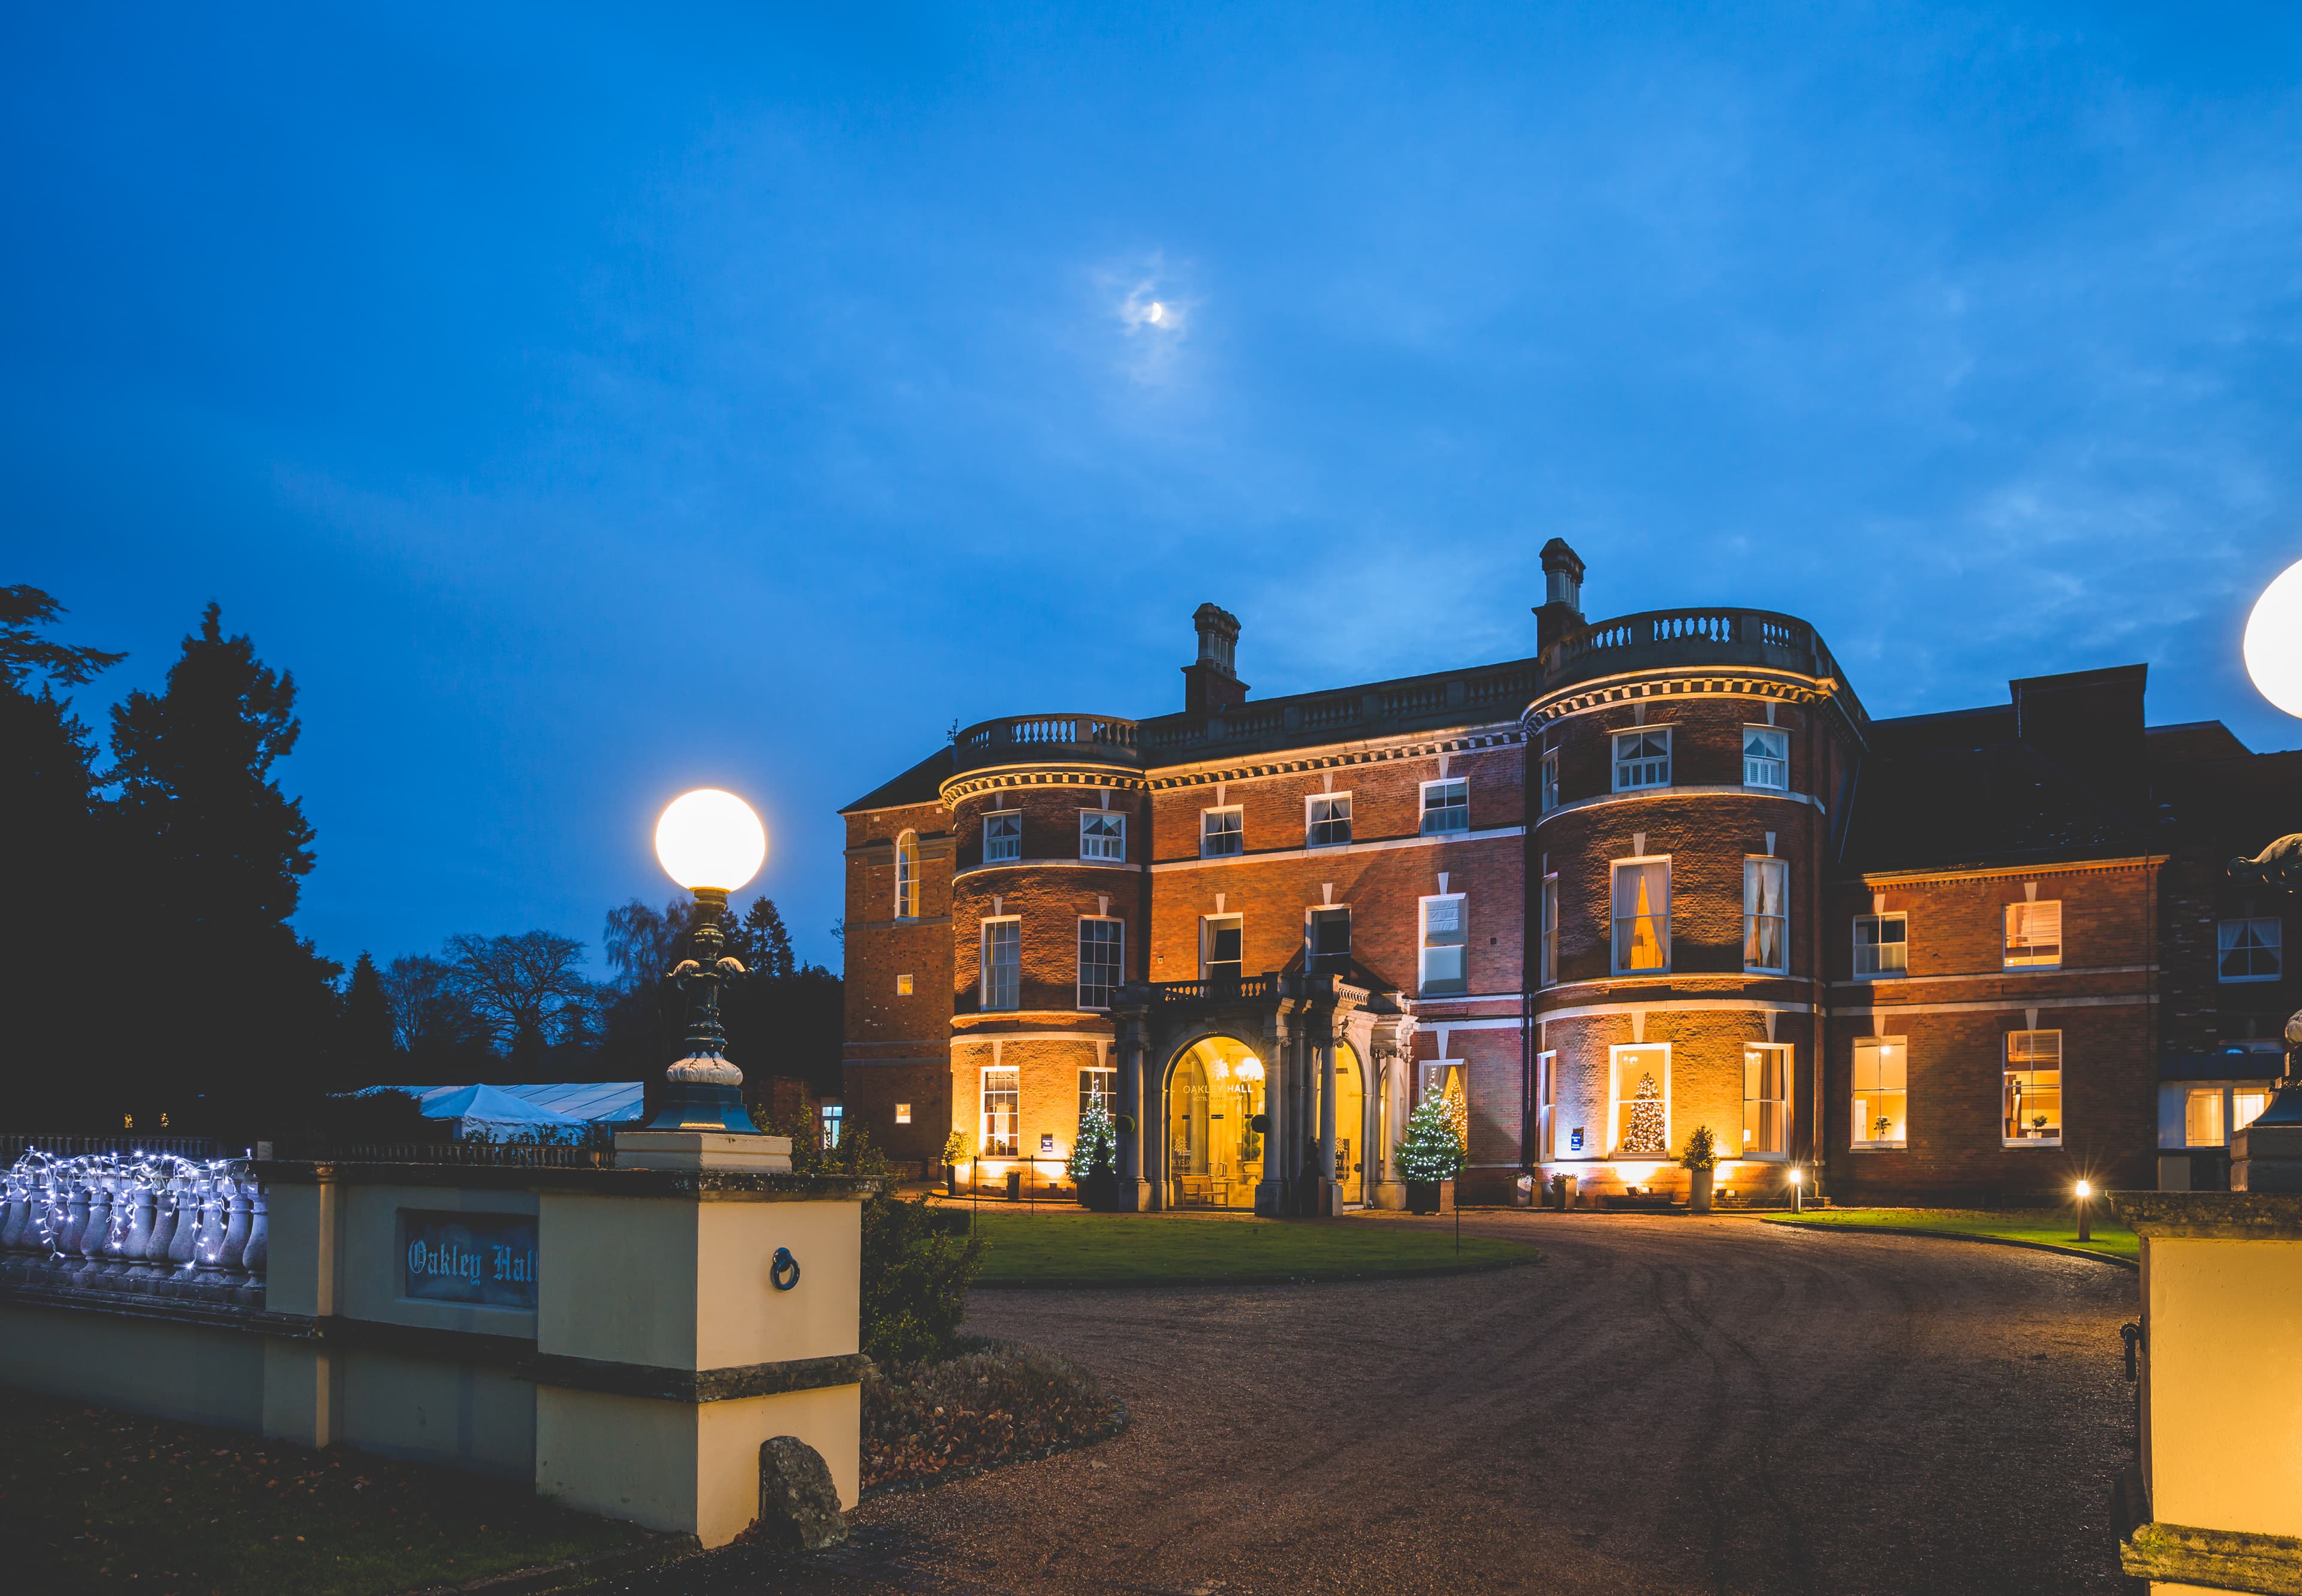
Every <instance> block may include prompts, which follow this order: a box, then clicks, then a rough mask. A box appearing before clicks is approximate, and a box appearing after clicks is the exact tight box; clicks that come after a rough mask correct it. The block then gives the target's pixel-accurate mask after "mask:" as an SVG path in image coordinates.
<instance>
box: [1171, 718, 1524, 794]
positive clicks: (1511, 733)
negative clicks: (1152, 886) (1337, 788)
mask: <svg viewBox="0 0 2302 1596" xmlns="http://www.w3.org/2000/svg"><path fill="white" fill-rule="evenodd" d="M1525 741H1526V734H1525V732H1524V731H1522V730H1520V729H1519V727H1516V725H1513V724H1510V723H1507V722H1506V723H1499V724H1497V725H1495V726H1492V727H1480V728H1476V729H1473V730H1469V731H1465V732H1460V733H1449V734H1448V735H1444V736H1431V735H1423V736H1409V737H1400V738H1397V739H1394V740H1390V741H1379V740H1378V741H1369V742H1366V743H1328V744H1326V745H1325V747H1326V749H1327V750H1329V751H1330V752H1317V751H1315V750H1296V749H1290V750H1289V751H1287V752H1284V753H1271V754H1261V755H1255V754H1244V755H1239V756H1238V757H1235V758H1232V759H1229V760H1198V761H1197V762H1195V763H1192V764H1189V765H1172V766H1167V767H1164V768H1163V769H1160V770H1158V771H1156V772H1155V773H1153V774H1152V775H1151V776H1150V777H1148V782H1149V785H1150V787H1151V789H1152V790H1153V791H1154V792H1163V791H1164V790H1166V789H1167V788H1170V787H1197V786H1213V785H1214V784H1215V783H1217V782H1234V781H1256V780H1260V779H1263V778H1264V777H1278V776H1299V775H1302V774H1303V773H1305V772H1306V771H1313V770H1337V769H1344V768H1346V767H1348V766H1351V765H1374V764H1382V763H1384V762H1387V761H1389V760H1420V759H1435V758H1437V757H1438V756H1439V755H1441V754H1442V753H1480V752H1486V751H1487V750H1489V749H1495V748H1512V747H1516V746H1517V745H1519V744H1520V743H1525Z"/></svg>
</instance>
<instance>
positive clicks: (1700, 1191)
mask: <svg viewBox="0 0 2302 1596" xmlns="http://www.w3.org/2000/svg"><path fill="white" fill-rule="evenodd" d="M1687 1173H1688V1174H1690V1175H1692V1176H1693V1180H1691V1181H1690V1182H1689V1183H1688V1189H1689V1198H1688V1203H1687V1205H1688V1206H1689V1207H1690V1208H1692V1209H1693V1211H1694V1212H1695V1213H1697V1214H1708V1213H1710V1183H1711V1180H1713V1179H1714V1178H1715V1177H1716V1176H1717V1175H1718V1171H1717V1170H1709V1169H1698V1170H1689V1171H1688V1172H1687Z"/></svg>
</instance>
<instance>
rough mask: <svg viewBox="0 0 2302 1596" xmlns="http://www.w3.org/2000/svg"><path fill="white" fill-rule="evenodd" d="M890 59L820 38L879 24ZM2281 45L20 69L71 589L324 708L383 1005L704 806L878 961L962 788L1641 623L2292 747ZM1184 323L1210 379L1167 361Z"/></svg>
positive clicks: (2298, 182)
mask: <svg viewBox="0 0 2302 1596" xmlns="http://www.w3.org/2000/svg"><path fill="white" fill-rule="evenodd" d="M827 11H828V12H832V13H837V14H835V15H830V16H826V15H823V14H820V13H824V12H827ZM2298 46H2302V21H2298V18H2297V15H2296V13H2291V12H2289V11H2287V10H2285V9H2284V8H2274V7H2267V6H2263V7H2255V8H2248V9H2228V10H2218V9H2215V8H2212V7H2201V6H2195V5H2194V6H2188V7H2181V8H2163V7H2135V8H2130V9H2129V8H2116V7H2090V6H2060V7H2001V8H1995V9H1992V10H1988V11H1960V10H1955V9H1948V8H1940V7H1919V6H1862V5H1812V6H1783V7H1768V6H1753V7H1737V8H1726V7H1677V8H1660V9H1643V8H1640V7H1637V6H1634V5H1627V4H1610V5H1605V6H1599V5H1590V6H1583V7H1576V8H1556V7H1552V8H1542V7H1534V6H1516V5H1513V6H1505V5H1491V6H1487V7H1480V8H1459V9H1452V10H1450V9H1447V8H1445V7H1441V6H1437V5H1432V4H1417V5H1415V6H1412V7H1407V6H1399V7H1396V8H1390V9H1387V10H1377V9H1365V8H1356V7H1351V6H1348V5H1340V4H1317V5H1306V6H1302V7H1299V8H1297V9H1292V10H1284V9H1276V8H1244V7H1225V8H1215V7H1193V8H1185V9H1172V8H1162V7H1156V6H1148V5H1141V4H1138V5H1130V6H1128V7H1125V8H1118V9H1111V10H1104V11H1090V10H1088V8H1085V7H1079V6H1068V7H1061V8H1054V9H1050V10H1044V11H1042V10H1034V9H1031V8H1028V7H1025V6H1022V5H1020V4H1019V5H1003V6H998V7H985V8H982V9H981V10H979V11H976V12H968V11H962V10H957V9H947V8H903V7H883V8H874V9H871V10H870V11H868V12H867V11H865V10H864V8H857V7H833V8H820V7H818V8H808V9H807V10H806V11H801V10H799V9H796V8H794V9H791V10H789V11H783V12H771V11H768V10H766V9H765V8H757V7H743V8H730V9H728V10H727V11H724V12H713V11H707V10H700V9H685V8H673V7H670V6H646V7H641V6H630V7H626V8H623V9H621V10H619V11H606V10H599V9H589V8H584V7H579V6H568V5H556V6H552V7H548V8H542V7H539V8H535V9H533V10H521V9H517V8H512V7H502V8H490V9H488V10H487V11H485V12H484V13H475V9H474V8H468V7H456V8H427V7H421V6H415V5H408V6H399V7H391V8H371V9H370V10H369V11H368V12H367V13H365V14H363V15H360V16H357V17H350V16H342V15H339V16H336V17H332V18H322V17H317V16H315V14H313V11H312V8H307V7H292V8H281V9H279V10H277V11H273V12H271V13H265V12H264V11H262V10H260V9H259V8H256V7H253V6H250V7H236V8H224V9H223V10H218V9H216V8H207V7H192V8H185V7H169V8H160V7H154V8H137V9H130V8H122V7H104V8H88V7H71V6H46V7H17V8H13V10H12V11H11V13H9V15H8V16H7V17H6V19H5V20H4V21H0V138H4V139H5V155H6V158H5V159H4V160H0V206H4V214H5V215H6V217H7V225H8V230H9V235H10V247H9V248H7V249H6V250H4V251H0V290H4V292H0V318H4V323H0V361H4V371H5V374H6V378H7V380H6V382H4V384H0V406H4V407H5V408H4V415H0V422H4V425H0V491H4V494H5V500H6V505H7V514H6V517H5V520H4V523H0V525H4V530H0V538H4V540H5V543H4V550H0V552H4V554H5V560H4V567H5V568H4V572H0V580H5V581H29V582H32V583H35V584H38V585H40V586H42V587H45V588H46V589H48V590H50V591H51V592H54V593H55V595H56V596H57V597H58V598H59V599H61V600H62V601H63V602H64V603H66V604H67V605H69V606H70V607H71V610H72V612H73V614H72V616H71V625H70V627H69V633H68V634H69V635H70V636H71V638H73V639H74V640H75V641H82V642H88V643H97V644H99V645H102V646H104V647H107V648H114V649H127V650H130V651H131V652H132V656H133V657H132V658H131V659H130V661H129V662H128V664H127V665H125V666H124V667H122V668H121V669H119V670H118V671H115V672H113V674H112V675H111V676H108V677H106V678H105V681H104V683H103V685H102V689H101V691H91V692H89V693H84V694H83V695H82V702H83V709H84V711H85V712H87V713H88V716H89V718H91V719H96V720H100V718H101V711H102V709H103V706H104V704H105V701H106V700H107V698H108V696H109V695H111V694H115V693H118V692H121V691H124V690H125V689H126V688H127V687H129V686H131V685H151V684H153V683H155V682H156V680H157V678H158V677H159V676H160V675H161V674H162V673H163V672H164V670H165V668H166V667H167V664H168V662H169V660H170V659H172V656H173V654H174V651H175V646H176V643H177V640H178V639H179V638H180V637H181V635H182V634H184V633H185V632H186V631H188V630H189V629H190V627H191V626H192V625H193V624H194V621H195V619H196V617H197V612H198V609H199V608H200V606H201V605H202V604H203V603H205V602H206V601H207V600H208V599H210V598H212V597H213V598H214V599H217V600H219V601H221V602H222V603H223V609H224V618H225V621H226V623H227V625H228V626H231V627H232V628H234V629H239V630H246V631H248V632H250V633H252V634H254V636H255V637H256V641H257V643H258V644H259V646H260V648H261V650H262V651H263V653H264V655H265V658H266V659H269V660H271V661H272V662H273V663H275V664H278V665H281V666H284V667H287V668H292V669H293V670H294V672H295V673H296V676H297V679H298V683H299V685H301V687H302V690H303V705H302V708H303V715H304V720H305V735H304V741H303V744H302V747H301V749H300V750H299V751H298V753H297V755H296V756H295V758H294V759H293V760H290V762H289V763H288V764H287V765H286V766H285V767H283V772H284V776H285V779H286V782H287V785H288V786H289V788H290V791H291V792H296V793H299V794H302V796H303V799H304V802H305V806H306V809H307V812H308V814H309V815H310V816H311V818H312V819H313V821H314V822H315V825H316V826H317V827H318V829H319V854H320V863H319V868H318V869H317V870H316V871H315V874H314V875H313V877H312V878H310V880H309V882H308V884H307V890H306V896H305V907H304V909H303V911H302V913H301V915H300V917H299V923H300V924H301V925H302V926H303V927H304V928H305V929H306V930H307V932H308V933H309V934H311V935H313V936H314V937H316V938H317V939H318V941H319V943H320V945H321V946H322V948H323V951H325V952H327V953H330V954H332V955H333V956H335V957H337V958H340V959H343V960H345V961H347V962H349V959H350V958H351V957H352V956H353V955H354V954H356V953H358V952H359V951H360V950H361V949H362V948H370V949H373V950H374V951H375V952H376V953H378V954H379V955H382V956H389V955H391V954H393V953H401V952H407V951H414V950H417V949H424V948H429V947H432V946H434V945H437V944H438V943H439V941H440V940H441V938H443V937H446V936H447V935H448V934H449V933H451V932H455V931H459V930H479V931H497V930H515V929H521V928H526V927H528V926H532V925H546V926H550V927H552V928H558V929H560V930H563V931H566V932H567V933H569V934H571V935H576V936H579V937H584V938H586V939H587V940H589V941H591V942H592V943H593V944H594V945H595V947H596V944H597V940H598V937H599V932H600V920H601V915H602V913H603V911H605V909H606V908H607V907H608V906H609V904H610V903H616V902H619V901H621V900H623V899H624V898H626V897H628V896H631V895H634V894H638V895H643V896H646V897H648V898H651V899H660V898H661V897H663V896H665V895H667V894H668V886H669V884H668V882H666V881H665V880H664V879H663V878H662V877H661V876H660V872H659V871H658V869H657V868H656V866H655V864H654V862H653V860H652V858H651V853H650V851H649V846H648V838H649V832H650V827H651V824H652V819H653V816H654V814H655V812H656V811H657V810H658V809H659V808H660V805H661V804H662V803H663V802H665V801H667V800H668V798H669V797H671V796H672V795H674V794H676V793H678V792H679V791H681V790H683V789H684V788H685V787H687V786H690V785H699V784H704V783H709V784H712V785H725V786H728V787H732V788H734V789H735V790H736V791H738V792H741V793H743V794H745V795H746V796H748V797H750V798H751V799H752V802H754V803H755V805H756V806H757V807H758V808H759V809H760V811H762V813H763V815H764V816H765V818H766V819H767V821H768V825H769V833H770V836H771V846H770V853H769V864H768V869H767V871H766V872H765V874H764V876H763V878H762V879H761V881H760V886H761V887H762V888H763V889H764V890H766V891H768V892H769V893H771V894H773V895H775V896H776V897H777V899H778V901H779V902H781V903H783V905H784V907H785V909H786V913H787V915H788V916H789V918H790V919H791V920H792V921H793V923H794V928H795V929H796V930H797V932H798V934H799V937H800V941H801V945H802V951H803V952H804V953H806V954H808V955H810V956H812V957H815V958H818V959H824V960H829V961H832V962H835V963H836V946H835V945H834V944H833V942H832V941H831V939H830V937H829V935H828V928H829V925H830V923H831V921H832V920H833V919H834V918H835V917H836V916H837V915H838V914H839V913H840V912H841V908H842V905H841V903H840V901H839V895H840V890H841V887H840V882H841V864H840V854H839V850H840V846H841V844H842V840H843V839H842V836H841V831H840V827H839V823H838V821H837V819H836V816H835V814H834V812H833V811H835V809H836V806H837V805H838V804H840V803H842V802H846V801H848V800H850V799H852V798H853V797H855V796H856V795H858V794H861V793H862V792H864V791H865V790H867V789H868V788H870V787H871V786H872V785H876V784H877V783H878V781H879V780H881V779H883V778H884V777H886V776H888V775H890V774H892V773H894V772H895V770H897V769H901V768H902V767H903V766H904V765H907V764H909V763H910V762H912V760H915V759H917V758H919V757H920V756H921V755H922V754H924V753H926V752H928V751H930V750H931V749H932V748H933V747H935V746H936V744H937V743H938V742H939V741H940V740H941V738H942V737H943V736H944V735H945V731H946V729H947V728H948V727H950V725H951V724H952V722H953V721H954V718H955V719H957V720H960V721H962V722H966V721H972V720H975V719H979V718H984V717H987V716H990V715H994V714H999V713H1004V712H1010V711H1025V710H1042V709H1088V710H1105V711H1109V712H1114V713H1121V714H1151V713H1157V712H1161V711H1164V710H1170V709H1173V708H1178V707H1180V676H1178V675H1177V674H1176V669H1177V667H1179V666H1180V665H1182V664H1183V663H1185V662H1186V660H1187V659H1188V658H1189V654H1190V651H1191V647H1192V643H1191V634H1190V626H1189V613H1190V611H1191V609H1193V608H1194V607H1195V606H1196V605H1197V604H1198V603H1199V601H1202V600H1204V599H1213V600H1214V601H1217V602H1219V603H1222V604H1223V605H1225V606H1226V607H1228V608H1229V609H1232V610H1234V611H1235V612H1237V613H1238V614H1239V616H1240V617H1241V619H1242V620H1243V622H1244V623H1245V634H1244V636H1243V638H1242V640H1241V643H1240V645H1239V660H1240V669H1241V674H1242V675H1243V676H1246V677H1247V679H1248V681H1249V682H1251V683H1252V684H1254V686H1255V688H1256V692H1257V693H1259V694H1260V693H1282V692H1291V691H1300V690H1304V689H1308V688H1312V687H1317V686H1322V685H1333V684H1339V683H1341V682H1346V681H1351V680H1364V679H1368V678H1374V677H1380V676H1390V675H1397V674H1402V673H1406V672H1411V671H1417V670H1426V669H1437V668H1446V667H1449V666H1455V665H1460V664H1466V663H1471V662H1474V661H1479V660H1484V659H1509V658H1516V657H1518V656H1521V655H1523V654H1525V653H1529V652H1531V651H1533V619H1532V617H1530V616H1529V614H1528V613H1527V612H1528V609H1529V607H1530V606H1531V605H1533V604H1534V603H1537V602H1539V601H1541V597H1542V593H1541V586H1542V583H1541V575H1540V571H1539V568H1538V565H1537V561H1536V550H1538V549H1539V548H1540V547H1541V546H1542V542H1544V540H1546V539H1547V538H1549V537H1550V536H1552V535H1555V534H1556V535H1563V536H1565V537H1567V539H1569V540H1570V541H1571V542H1574V543H1575V546H1576V547H1577V548H1578V549H1580V550H1582V552H1583V554H1584V557H1585V558H1586V559H1588V560H1589V561H1590V565H1591V574H1590V576H1589V578H1588V581H1587V583H1586V586H1585V590H1584V596H1585V599H1586V602H1587V605H1588V607H1589V608H1590V609H1591V610H1592V613H1593V614H1594V615H1598V614H1617V613H1622V612H1626V611H1629V610H1634V609H1648V608H1653V607H1658V606H1661V605H1668V604H1673V603H1679V602H1718V601H1733V602H1741V603H1748V604H1754V605H1760V606H1764V607H1767V608H1773V609H1786V610H1790V611H1793V612H1794V613H1798V614H1801V615H1804V616H1806V617H1810V618H1811V619H1812V620H1814V621H1815V622H1816V623H1817V624H1818V625H1819V626H1820V627H1821V628H1822V629H1823V632H1824V634H1825V635H1826V636H1827V638H1828V639H1829V640H1830V642H1831V643H1832V644H1833V645H1834V646H1835V648H1836V650H1837V651H1838V653H1839V654H1840V656H1841V657H1842V659H1844V661H1845V662H1846V664H1847V667H1848V669H1849V672H1850V675H1851V676H1853V680H1854V683H1855V685H1856V687H1857V689H1858V691H1859V692H1860V693H1861V694H1862V696H1863V698H1864V700H1865V701H1866V702H1867V704H1868V705H1869V708H1870V710H1871V711H1872V712H1873V713H1874V714H1879V715H1888V714H1898V713H1913V712H1919V711H1924V710H1937V709H1950V708H1958V707H1962V706H1966V705H1969V704H1974V703H1982V702H1992V701H2003V700H2004V693H2005V685H2004V684H2005V681H2006V679H2007V678H2008V677H2009V676H2021V675H2031V674H2036V673H2041V672H2047V671H2054V670H2065V669H2078V668H2087V667H2091V666H2099V665H2107V664H2113V663H2120V662H2124V661H2128V660H2135V659H2141V660H2147V661H2148V663H2149V664H2150V666H2151V668H2152V674H2151V703H2150V709H2151V714H2152V717H2153V718H2154V719H2155V720H2161V721H2171V720H2185V719H2195V718H2222V719H2223V720H2226V721H2228V722H2229V723H2230V724H2231V727H2233V728H2234V729H2236V730H2237V731H2238V732H2239V735H2241V736H2243V737H2245V738H2246V739H2247V741H2248V742H2249V743H2252V744H2253V745H2254V746H2256V747H2287V746H2292V745H2294V744H2296V743H2302V729H2298V727H2297V725H2296V723H2295V722H2294V721H2292V720H2291V719H2289V718H2286V717H2284V716H2282V715H2281V714H2279V713H2278V712H2277V711H2276V710H2273V709H2272V708H2271V707H2270V706H2269V705H2268V704H2267V703H2265V702H2264V701H2263V700H2262V699H2261V698H2260V697H2259V696H2257V695H2256V693H2255V692H2254V691H2253V689H2252V688H2251V687H2250V686H2249V685H2247V682H2246V680H2245V677H2244V674H2243V670H2242V668H2241V666H2240V664H2239V653H2238V640H2239V632H2240V629H2241V627H2242V626H2243V624H2244V621H2245V616H2246V611H2247V606H2248V605H2249V603H2250V602H2251V600H2252V598H2253V596H2254V594H2255V593H2256V592H2259V590H2260V589H2261V587H2262V586H2263V585H2264V584H2265V583H2267V582H2268V581H2269V580H2270V578H2271V577H2272V576H2273V575H2275V574H2276V573H2277V572H2278V571H2279V570H2281V568H2283V567H2285V566H2286V565H2288V564H2289V563H2291V562H2292V561H2294V560H2295V559H2298V558H2302V448H2298V444H2302V436H2298V434H2302V424H2298V418H2302V407H2298V403H2297V400H2298V399H2302V363H2298V361H2297V358H2296V356H2297V353H2298V350H2297V342H2298V334H2302V268H2298V263H2302V250H2298V243H2302V236H2298V235H2302V163H2298V162H2297V161H2296V160H2295V158H2294V152H2295V151H2296V150H2297V149H2298V148H2302V98H2298V90H2297V88H2296V85H2297V84H2298V82H2302V73H2298V66H2302V59H2298V57H2302V47H2298ZM1153 307H1158V308H1157V310H1156V311H1154V309H1153Z"/></svg>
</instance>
